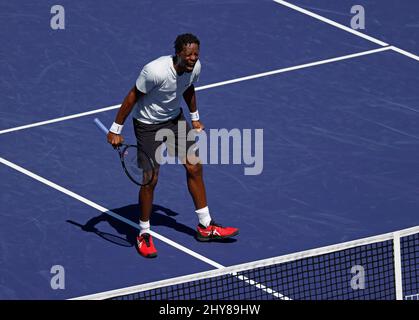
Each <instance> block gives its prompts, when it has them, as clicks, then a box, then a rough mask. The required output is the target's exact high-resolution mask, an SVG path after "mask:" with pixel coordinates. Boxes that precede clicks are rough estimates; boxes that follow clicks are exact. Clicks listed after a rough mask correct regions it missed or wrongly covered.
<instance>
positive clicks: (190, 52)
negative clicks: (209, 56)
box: [177, 43, 199, 73]
mask: <svg viewBox="0 0 419 320" xmlns="http://www.w3.org/2000/svg"><path fill="white" fill-rule="evenodd" d="M177 56H178V63H179V67H180V68H181V69H182V71H184V72H188V73H189V72H192V70H193V68H194V67H195V63H196V62H197V61H198V58H199V46H198V45H197V44H196V43H189V44H187V45H185V46H184V47H183V50H182V51H181V52H179V53H178V54H177Z"/></svg>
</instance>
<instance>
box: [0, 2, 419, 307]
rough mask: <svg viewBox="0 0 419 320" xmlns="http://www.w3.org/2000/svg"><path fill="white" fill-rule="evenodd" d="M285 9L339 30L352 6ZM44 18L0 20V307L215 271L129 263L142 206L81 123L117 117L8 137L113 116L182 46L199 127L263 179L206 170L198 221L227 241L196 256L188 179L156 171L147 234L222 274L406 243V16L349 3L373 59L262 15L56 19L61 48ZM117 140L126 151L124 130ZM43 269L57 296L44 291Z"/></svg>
mask: <svg viewBox="0 0 419 320" xmlns="http://www.w3.org/2000/svg"><path fill="white" fill-rule="evenodd" d="M292 3H293V4H294V5H296V6H298V7H299V8H303V9H306V10H308V11H310V12H312V13H315V14H317V15H320V16H322V17H324V18H327V19H331V20H333V21H335V22H337V23H339V25H340V26H346V27H350V21H351V17H352V14H351V13H350V9H351V7H352V5H354V4H355V3H352V1H347V0H340V1H331V0H316V1H307V0H292ZM54 4H56V3H55V2H54V3H53V2H50V1H46V2H45V3H38V2H34V1H27V0H25V1H23V2H21V1H19V2H16V3H15V2H8V3H2V4H0V12H1V17H2V19H0V36H1V40H2V46H1V49H0V62H1V63H0V92H1V98H0V133H1V134H0V159H1V164H0V176H1V179H0V188H1V195H0V199H1V202H0V239H1V241H0V299H68V298H73V297H78V296H83V295H88V294H93V293H97V292H102V291H108V290H113V289H118V288H123V287H128V286H133V285H137V284H143V283H148V282H153V281H158V280H163V279H169V278H173V277H177V276H183V275H187V274H193V273H197V272H202V271H208V270H211V269H214V268H215V267H214V265H211V264H209V263H208V262H207V261H206V260H205V259H201V258H199V257H196V256H194V255H191V254H188V253H186V252H184V251H182V250H179V248H177V247H175V246H172V245H169V244H168V243H166V242H164V241H160V240H158V239H155V244H156V247H157V249H158V253H159V255H158V257H157V258H156V259H151V260H150V259H144V258H142V257H141V256H140V255H139V254H138V253H137V251H136V249H135V246H134V243H135V236H136V234H137V232H138V230H137V229H136V228H135V227H134V226H133V225H135V224H137V223H138V218H139V209H138V203H137V197H138V189H137V187H136V186H135V185H134V184H132V183H131V182H130V181H129V180H128V179H127V178H126V177H125V175H124V173H123V172H122V170H121V168H120V163H119V160H118V158H117V154H116V153H115V152H114V151H113V150H112V148H111V147H110V146H109V145H108V144H107V143H106V141H105V138H104V136H103V134H102V133H101V132H100V131H98V130H97V128H96V126H95V125H94V123H93V119H94V118H95V117H98V118H99V119H101V121H102V122H103V123H105V124H107V125H110V124H111V123H112V122H113V120H114V117H115V114H116V111H117V110H116V109H115V108H114V109H112V110H108V111H102V112H96V113H93V114H90V115H81V116H79V117H74V118H71V119H67V120H59V121H56V122H48V123H45V124H40V125H34V126H30V127H28V128H21V126H25V125H31V124H35V123H38V122H40V121H47V120H52V119H57V118H61V117H65V116H71V115H77V114H80V113H83V112H86V111H91V110H97V109H101V108H105V107H109V106H115V105H118V104H120V103H121V102H122V100H123V98H124V97H125V95H126V93H127V92H128V91H129V89H130V88H132V86H133V84H134V82H135V80H136V78H137V76H138V73H139V72H140V70H141V68H142V67H143V66H144V65H145V64H146V63H148V62H149V61H151V60H152V59H154V58H157V57H159V56H162V55H168V54H172V53H173V47H172V43H173V41H174V39H175V38H176V36H177V35H178V34H181V33H185V32H192V33H194V34H196V35H197V36H198V37H199V38H200V40H201V57H200V60H201V63H202V73H201V77H200V82H199V84H198V89H199V91H198V92H197V98H198V108H199V110H200V115H201V119H202V121H203V123H204V124H205V125H206V128H207V129H210V128H214V129H221V128H226V129H228V130H231V129H233V128H238V129H240V130H242V129H253V130H255V129H263V130H264V131H263V132H264V135H263V156H264V157H263V171H262V173H261V174H260V175H256V176H251V175H244V168H245V167H246V165H236V164H234V165H233V164H229V165H221V164H208V165H205V166H204V174H205V176H204V177H205V182H206V188H207V195H208V200H209V208H210V211H211V215H212V216H213V217H214V218H215V220H216V221H217V222H219V223H221V224H223V225H232V226H235V227H238V228H240V235H239V236H237V237H236V238H235V239H234V240H231V241H226V242H213V243H201V242H197V241H196V240H195V238H194V234H195V228H196V225H197V217H196V214H195V212H194V206H193V203H192V199H191V197H190V195H189V193H188V190H187V186H186V179H185V172H184V168H183V167H182V166H181V165H168V166H163V167H162V169H161V174H160V180H159V184H158V186H157V189H156V194H155V200H154V204H155V207H154V213H153V216H152V219H151V224H152V230H153V231H154V232H156V233H158V234H160V235H161V236H164V237H166V238H168V239H170V240H171V241H173V242H175V243H176V244H177V245H180V246H183V247H185V248H187V249H189V250H191V251H192V252H194V253H196V254H199V255H201V256H203V257H205V258H207V259H210V260H211V261H213V262H215V263H218V264H220V265H222V266H232V265H236V264H241V263H245V262H250V261H255V260H259V259H264V258H270V257H275V256H280V255H284V254H289V253H294V252H298V251H302V250H308V249H312V248H317V247H322V246H327V245H332V244H337V243H341V242H345V241H350V240H355V239H360V238H364V237H370V236H374V235H378V234H383V233H387V232H392V231H396V230H400V229H404V228H409V227H414V226H417V225H419V215H418V212H419V196H418V195H419V187H418V182H419V162H418V157H419V93H418V90H417V87H418V74H419V57H418V55H419V43H418V42H417V39H419V20H418V16H419V3H417V1H413V0H403V1H402V2H397V1H390V0H385V1H378V0H371V1H366V0H364V1H357V3H356V4H361V5H363V6H364V8H365V12H366V29H365V30H359V31H360V32H362V34H365V35H368V36H370V37H372V39H375V40H376V41H374V40H371V39H367V38H366V37H362V36H360V35H356V34H352V33H350V32H348V31H347V30H344V29H343V28H341V27H337V26H334V25H331V24H329V23H325V22H324V21H321V20H319V19H316V18H314V17H312V16H309V15H307V14H305V13H302V12H301V11H297V10H295V9H292V8H290V7H287V6H285V5H283V4H280V3H276V2H274V1H268V0H266V1H250V0H217V1H208V2H206V1H198V0H195V1H191V0H190V1H187V0H182V1H175V2H173V1H145V0H141V1H133V0H123V1H118V2H115V1H103V2H102V3H101V4H100V5H98V3H97V1H92V0H88V1H60V4H61V5H62V6H63V7H64V8H65V14H66V28H65V30H52V29H51V28H50V18H51V17H52V15H51V14H50V8H51V6H52V5H54ZM380 41H382V42H385V44H380V43H379V42H380ZM390 46H391V47H390ZM380 48H381V49H382V50H376V49H380ZM400 49H401V50H400ZM372 50H376V51H372ZM370 51H371V52H370ZM358 53H365V54H362V55H361V54H359V55H356V54H358ZM349 55H353V56H349ZM345 56H349V57H345ZM333 58H342V59H335V60H334V61H327V60H329V59H333ZM321 61H323V62H324V63H316V62H321ZM308 63H313V65H309V66H305V67H301V68H295V69H292V70H286V69H285V68H289V67H296V66H303V65H305V64H308ZM281 69H284V70H282V71H281V72H278V73H276V74H270V75H261V74H262V73H265V72H269V71H275V70H281ZM253 75H260V76H258V77H256V78H254V79H247V80H246V79H242V81H238V82H234V83H226V84H220V85H219V86H213V87H211V86H210V87H209V88H208V87H206V86H207V85H212V84H215V83H219V82H222V81H228V80H235V79H239V78H242V77H247V76H253ZM183 107H184V111H185V113H186V114H187V113H188V110H187V108H186V106H185V105H184V106H183ZM9 129H11V130H9ZM124 137H125V139H126V140H127V141H130V142H134V141H135V137H134V134H133V130H132V124H131V120H130V118H129V119H128V120H127V122H126V126H125V127H124ZM16 166H18V167H16ZM23 169H25V170H27V171H24V170H23ZM43 179H46V180H43ZM60 188H63V189H60ZM88 201H90V202H89V203H87V202H88ZM92 204H93V205H92ZM99 207H101V208H104V209H105V211H106V210H109V213H111V214H109V213H103V212H102V211H101V210H100V209H98V208H99ZM124 219H127V220H128V221H131V222H132V224H129V223H127V220H124ZM82 226H85V227H84V228H82ZM86 226H90V227H91V228H87V227H86ZM54 265H60V266H63V267H64V270H65V289H64V290H59V289H58V290H53V289H52V288H51V285H50V281H51V277H52V276H53V274H51V267H52V266H54Z"/></svg>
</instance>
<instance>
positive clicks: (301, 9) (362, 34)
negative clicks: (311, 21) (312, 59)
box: [273, 0, 419, 61]
mask: <svg viewBox="0 0 419 320" xmlns="http://www.w3.org/2000/svg"><path fill="white" fill-rule="evenodd" d="M273 1H274V2H276V3H278V4H281V5H283V6H286V7H288V8H291V9H293V10H296V11H298V12H301V13H303V14H306V15H308V16H310V17H312V18H315V19H318V20H320V21H323V22H325V23H328V24H330V25H332V26H334V27H336V28H339V29H342V30H344V31H347V32H350V33H352V34H354V35H356V36H358V37H361V38H363V39H365V40H369V41H372V42H374V43H376V44H379V45H380V46H388V43H385V42H383V41H381V40H378V39H376V38H373V37H370V36H368V35H366V34H364V33H361V32H359V31H356V30H354V29H352V28H349V27H347V26H345V25H343V24H340V23H337V22H335V21H333V20H330V19H327V18H325V17H323V16H321V15H318V14H316V13H314V12H311V11H308V10H306V9H303V8H301V7H298V6H296V5H294V4H292V3H289V2H286V1H283V0H273ZM389 48H390V49H391V50H393V51H396V52H398V53H400V54H403V55H405V56H406V57H409V58H412V59H414V60H416V61H419V56H417V55H415V54H413V53H410V52H408V51H406V50H403V49H400V48H398V47H395V46H390V47H389Z"/></svg>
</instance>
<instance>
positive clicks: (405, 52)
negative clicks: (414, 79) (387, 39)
mask: <svg viewBox="0 0 419 320" xmlns="http://www.w3.org/2000/svg"><path fill="white" fill-rule="evenodd" d="M390 48H391V50H393V51H396V52H398V53H400V54H403V55H405V56H406V57H409V58H412V59H415V60H416V61H419V56H417V55H414V54H413V53H410V52H407V51H406V50H402V49H400V48H397V47H395V46H391V47H390Z"/></svg>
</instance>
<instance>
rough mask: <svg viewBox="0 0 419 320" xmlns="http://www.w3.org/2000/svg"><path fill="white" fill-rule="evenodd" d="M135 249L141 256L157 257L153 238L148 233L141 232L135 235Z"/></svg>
mask: <svg viewBox="0 0 419 320" xmlns="http://www.w3.org/2000/svg"><path fill="white" fill-rule="evenodd" d="M137 250H138V252H139V253H140V254H141V255H142V256H143V257H146V258H154V257H157V250H156V248H155V247H154V244H153V238H151V235H149V234H148V233H143V234H142V235H141V236H138V237H137Z"/></svg>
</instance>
